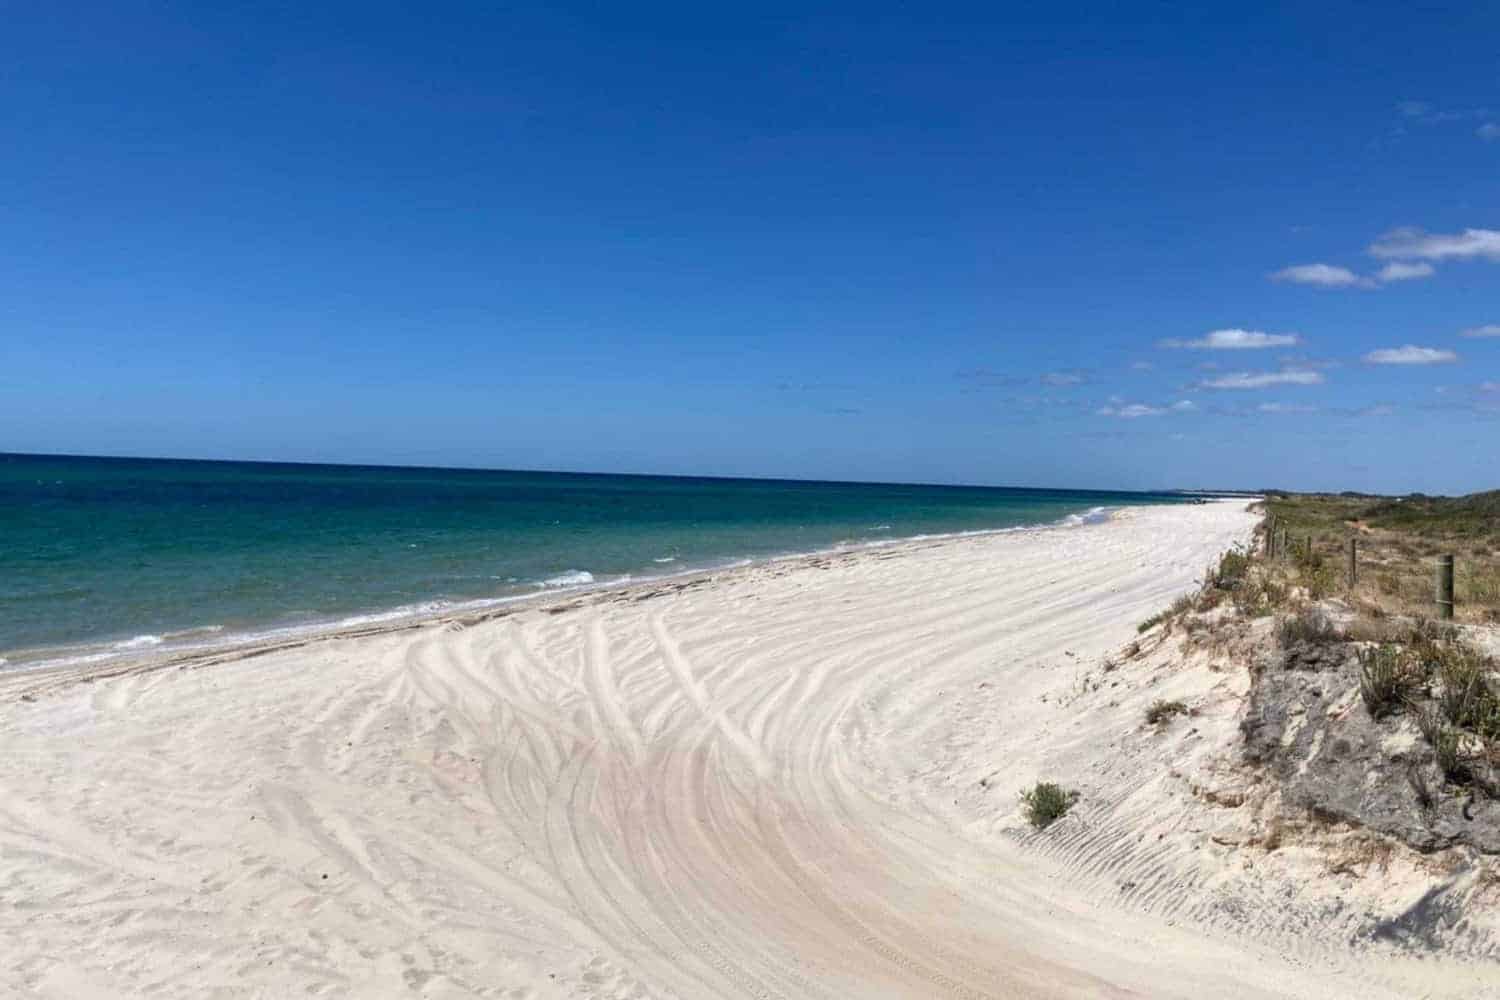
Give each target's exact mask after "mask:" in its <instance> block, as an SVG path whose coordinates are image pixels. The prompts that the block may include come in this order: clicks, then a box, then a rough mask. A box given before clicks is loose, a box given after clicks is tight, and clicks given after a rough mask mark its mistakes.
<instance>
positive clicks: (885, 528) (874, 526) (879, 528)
mask: <svg viewBox="0 0 1500 1000" xmlns="http://www.w3.org/2000/svg"><path fill="white" fill-rule="evenodd" d="M869 530H870V531H890V530H891V526H890V525H889V524H872V525H870V528H869Z"/></svg>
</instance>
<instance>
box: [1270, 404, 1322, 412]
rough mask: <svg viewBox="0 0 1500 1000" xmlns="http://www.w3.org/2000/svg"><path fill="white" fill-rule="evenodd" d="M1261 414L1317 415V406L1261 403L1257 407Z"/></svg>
mask: <svg viewBox="0 0 1500 1000" xmlns="http://www.w3.org/2000/svg"><path fill="white" fill-rule="evenodd" d="M1256 409H1257V410H1259V411H1260V412H1261V413H1316V412H1317V409H1318V408H1317V407H1316V406H1307V405H1305V404H1302V403H1261V404H1260V405H1259V406H1257V407H1256Z"/></svg>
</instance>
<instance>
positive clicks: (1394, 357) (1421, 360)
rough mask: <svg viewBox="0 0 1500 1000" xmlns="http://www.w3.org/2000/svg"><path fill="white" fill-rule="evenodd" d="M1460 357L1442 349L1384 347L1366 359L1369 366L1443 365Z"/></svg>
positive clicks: (1407, 346)
mask: <svg viewBox="0 0 1500 1000" xmlns="http://www.w3.org/2000/svg"><path fill="white" fill-rule="evenodd" d="M1457 360H1458V355H1457V354H1455V353H1453V352H1452V351H1449V350H1445V349H1443V348H1440V347H1418V346H1416V345H1415V344H1406V345H1404V346H1402V347H1383V348H1381V349H1380V350H1378V351H1371V352H1370V353H1369V354H1366V355H1365V357H1364V361H1365V364H1367V365H1442V364H1449V363H1451V362H1454V361H1457Z"/></svg>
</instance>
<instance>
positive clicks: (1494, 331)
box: [1459, 323, 1500, 338]
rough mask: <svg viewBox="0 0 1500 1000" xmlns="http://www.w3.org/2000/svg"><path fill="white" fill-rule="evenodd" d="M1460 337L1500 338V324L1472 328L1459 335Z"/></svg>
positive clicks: (1487, 324)
mask: <svg viewBox="0 0 1500 1000" xmlns="http://www.w3.org/2000/svg"><path fill="white" fill-rule="evenodd" d="M1459 336H1460V337H1471V338H1479V337H1500V323H1486V324H1485V325H1484V326H1471V327H1469V328H1468V329H1467V330H1465V331H1463V332H1462V333H1460V334H1459Z"/></svg>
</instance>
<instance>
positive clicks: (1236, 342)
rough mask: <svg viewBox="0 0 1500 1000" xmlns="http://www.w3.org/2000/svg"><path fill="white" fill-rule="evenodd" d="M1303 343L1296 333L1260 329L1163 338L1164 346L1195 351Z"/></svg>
mask: <svg viewBox="0 0 1500 1000" xmlns="http://www.w3.org/2000/svg"><path fill="white" fill-rule="evenodd" d="M1299 343H1301V340H1300V338H1298V336H1297V335H1296V334H1295V333H1262V332H1261V331H1260V330H1238V329H1231V330H1211V331H1209V332H1208V333H1206V334H1204V335H1203V336H1202V337H1199V338H1198V339H1196V340H1178V339H1176V338H1172V339H1168V340H1163V341H1161V342H1160V346H1162V347H1183V348H1188V349H1190V350H1195V351H1244V350H1256V349H1259V348H1264V347H1293V346H1295V345H1297V344H1299Z"/></svg>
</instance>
